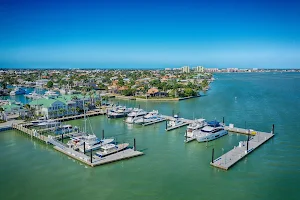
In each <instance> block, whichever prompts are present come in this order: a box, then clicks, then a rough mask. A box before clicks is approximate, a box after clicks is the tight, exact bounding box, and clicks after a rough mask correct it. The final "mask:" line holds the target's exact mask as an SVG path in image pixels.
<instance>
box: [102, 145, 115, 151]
mask: <svg viewBox="0 0 300 200" xmlns="http://www.w3.org/2000/svg"><path fill="white" fill-rule="evenodd" d="M115 147H116V145H114V144H105V145H102V146H101V149H104V150H107V149H112V148H115Z"/></svg>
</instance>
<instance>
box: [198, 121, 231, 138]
mask: <svg viewBox="0 0 300 200" xmlns="http://www.w3.org/2000/svg"><path fill="white" fill-rule="evenodd" d="M227 134H228V131H226V130H225V129H224V125H223V124H220V123H219V122H218V121H216V120H214V121H210V122H207V125H206V126H205V127H204V128H202V129H201V130H197V131H195V135H196V139H197V141H198V142H208V141H211V140H215V139H218V138H220V137H222V136H224V135H227Z"/></svg>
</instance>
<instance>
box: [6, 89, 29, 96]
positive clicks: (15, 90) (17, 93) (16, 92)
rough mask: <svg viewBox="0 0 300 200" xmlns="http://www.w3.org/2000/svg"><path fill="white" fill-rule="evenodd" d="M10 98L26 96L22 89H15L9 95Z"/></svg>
mask: <svg viewBox="0 0 300 200" xmlns="http://www.w3.org/2000/svg"><path fill="white" fill-rule="evenodd" d="M9 94H10V95H11V96H15V95H21V94H26V90H25V89H23V88H19V87H15V89H14V90H13V91H11V92H10V93H9Z"/></svg>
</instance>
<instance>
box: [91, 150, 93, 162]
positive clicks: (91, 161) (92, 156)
mask: <svg viewBox="0 0 300 200" xmlns="http://www.w3.org/2000/svg"><path fill="white" fill-rule="evenodd" d="M92 162H93V149H91V163H92Z"/></svg>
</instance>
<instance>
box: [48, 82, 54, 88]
mask: <svg viewBox="0 0 300 200" xmlns="http://www.w3.org/2000/svg"><path fill="white" fill-rule="evenodd" d="M47 88H49V89H50V88H53V82H52V81H48V83H47Z"/></svg>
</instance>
